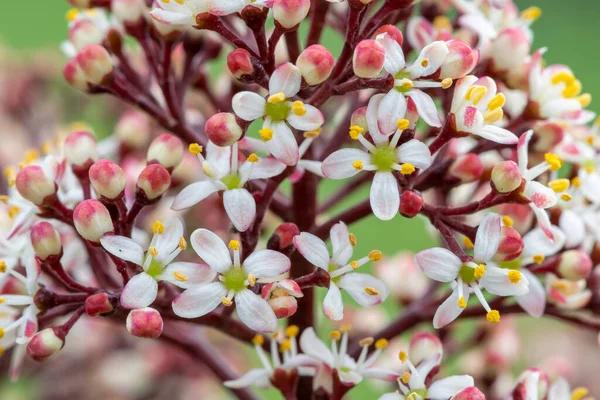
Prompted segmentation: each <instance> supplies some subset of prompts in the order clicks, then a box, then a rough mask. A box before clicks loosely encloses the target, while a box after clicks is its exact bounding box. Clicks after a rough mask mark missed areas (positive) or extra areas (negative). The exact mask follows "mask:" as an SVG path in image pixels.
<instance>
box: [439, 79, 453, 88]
mask: <svg viewBox="0 0 600 400" xmlns="http://www.w3.org/2000/svg"><path fill="white" fill-rule="evenodd" d="M453 82H454V81H453V80H452V78H446V79H443V80H442V89H449V88H450V86H452V83H453Z"/></svg>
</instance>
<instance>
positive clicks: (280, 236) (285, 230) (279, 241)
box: [267, 222, 300, 251]
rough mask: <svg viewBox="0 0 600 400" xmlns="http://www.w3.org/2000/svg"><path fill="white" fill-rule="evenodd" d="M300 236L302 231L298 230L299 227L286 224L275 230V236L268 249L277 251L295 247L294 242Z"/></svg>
mask: <svg viewBox="0 0 600 400" xmlns="http://www.w3.org/2000/svg"><path fill="white" fill-rule="evenodd" d="M299 234H300V229H298V225H296V224H294V223H293V222H285V223H283V224H281V225H279V226H278V227H277V229H275V232H273V235H272V236H271V237H270V238H269V243H268V244H267V248H268V249H270V250H277V251H281V250H285V249H286V248H288V247H290V246H292V245H293V242H292V240H293V239H294V236H297V235H299Z"/></svg>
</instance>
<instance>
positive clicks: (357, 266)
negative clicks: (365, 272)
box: [350, 261, 360, 270]
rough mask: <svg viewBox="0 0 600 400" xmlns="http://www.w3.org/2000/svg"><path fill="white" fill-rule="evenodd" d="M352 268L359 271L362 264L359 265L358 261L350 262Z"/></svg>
mask: <svg viewBox="0 0 600 400" xmlns="http://www.w3.org/2000/svg"><path fill="white" fill-rule="evenodd" d="M350 266H351V267H352V269H353V270H357V269H358V268H359V267H360V264H359V263H358V261H350Z"/></svg>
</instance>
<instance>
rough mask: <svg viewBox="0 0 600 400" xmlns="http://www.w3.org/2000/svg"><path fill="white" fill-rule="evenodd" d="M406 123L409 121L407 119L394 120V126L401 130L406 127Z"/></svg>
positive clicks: (408, 123)
mask: <svg viewBox="0 0 600 400" xmlns="http://www.w3.org/2000/svg"><path fill="white" fill-rule="evenodd" d="M408 125H410V121H409V120H407V119H399V120H398V121H396V126H397V127H398V130H400V131H403V130H405V129H406V128H408Z"/></svg>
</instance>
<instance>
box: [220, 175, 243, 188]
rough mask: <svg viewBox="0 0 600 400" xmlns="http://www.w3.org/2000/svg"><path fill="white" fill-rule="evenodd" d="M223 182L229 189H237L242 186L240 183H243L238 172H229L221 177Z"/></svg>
mask: <svg viewBox="0 0 600 400" xmlns="http://www.w3.org/2000/svg"><path fill="white" fill-rule="evenodd" d="M221 182H223V183H224V184H225V186H227V189H229V190H231V189H237V188H239V187H240V183H242V178H240V176H239V175H238V174H229V175H226V176H224V177H223V178H222V179H221Z"/></svg>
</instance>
